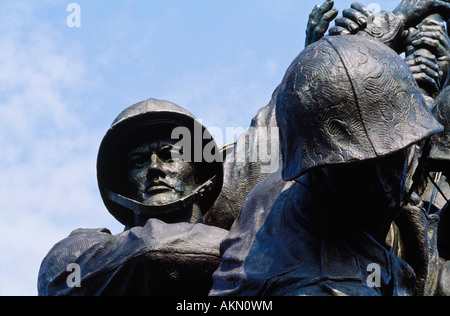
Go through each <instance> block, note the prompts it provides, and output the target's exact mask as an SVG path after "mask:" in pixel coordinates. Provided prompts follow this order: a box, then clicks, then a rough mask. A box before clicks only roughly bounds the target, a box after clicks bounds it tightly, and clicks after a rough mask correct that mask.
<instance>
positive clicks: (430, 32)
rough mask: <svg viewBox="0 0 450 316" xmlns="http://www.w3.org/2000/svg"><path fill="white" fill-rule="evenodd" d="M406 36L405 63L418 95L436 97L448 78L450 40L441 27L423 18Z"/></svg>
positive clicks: (442, 25) (439, 24)
mask: <svg viewBox="0 0 450 316" xmlns="http://www.w3.org/2000/svg"><path fill="white" fill-rule="evenodd" d="M409 33H410V36H409V39H408V43H409V45H408V47H407V51H406V58H405V61H406V63H407V64H408V66H409V67H410V69H411V71H412V73H413V75H414V78H415V79H416V81H417V83H418V84H419V86H420V88H421V90H422V92H423V93H424V94H425V95H427V96H430V97H432V98H436V96H437V95H438V94H439V92H440V91H442V90H443V89H445V87H446V86H447V83H448V78H449V60H450V39H449V37H448V35H447V32H446V30H445V25H444V24H443V23H441V22H438V21H435V20H433V19H425V20H424V21H423V22H421V23H420V24H419V25H418V27H417V29H413V28H411V29H410V32H409Z"/></svg>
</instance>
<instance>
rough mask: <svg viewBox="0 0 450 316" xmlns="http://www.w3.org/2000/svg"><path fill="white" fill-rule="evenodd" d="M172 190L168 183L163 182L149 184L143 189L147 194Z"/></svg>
mask: <svg viewBox="0 0 450 316" xmlns="http://www.w3.org/2000/svg"><path fill="white" fill-rule="evenodd" d="M172 190H173V188H172V187H170V186H169V185H167V184H163V183H158V184H154V185H150V186H149V187H148V188H147V189H146V190H145V193H147V194H157V193H163V192H167V191H172Z"/></svg>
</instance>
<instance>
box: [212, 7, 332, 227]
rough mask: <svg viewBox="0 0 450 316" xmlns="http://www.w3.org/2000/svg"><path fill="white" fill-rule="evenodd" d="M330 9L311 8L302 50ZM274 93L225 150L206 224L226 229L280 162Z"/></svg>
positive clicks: (324, 24)
mask: <svg viewBox="0 0 450 316" xmlns="http://www.w3.org/2000/svg"><path fill="white" fill-rule="evenodd" d="M333 6H334V1H333V0H326V1H325V2H324V3H323V4H322V5H321V6H319V5H316V6H315V7H314V8H313V10H312V11H311V13H310V15H309V20H308V25H307V27H306V41H305V47H307V46H309V45H310V44H312V43H314V42H315V41H318V40H319V39H321V38H322V37H323V36H324V35H325V33H326V32H327V30H328V26H329V24H330V22H331V21H333V19H334V18H335V17H336V16H337V14H338V11H337V10H336V9H334V8H333ZM278 92H279V87H276V88H275V90H274V92H273V93H272V98H271V100H270V101H269V103H268V104H267V105H266V106H264V107H263V108H261V109H260V110H259V111H258V113H257V114H256V116H255V117H254V118H253V119H252V121H251V123H250V126H249V129H248V130H247V131H246V132H245V133H243V134H242V135H240V136H239V138H238V139H237V141H236V142H235V143H233V144H230V145H229V146H228V147H227V148H226V152H227V155H226V158H225V161H224V183H223V188H222V192H221V193H220V195H219V197H218V198H217V200H216V202H215V204H214V205H213V206H212V208H211V209H210V211H209V212H208V213H207V214H206V215H205V223H206V224H209V225H216V226H218V227H221V228H224V229H230V227H231V226H232V224H233V222H234V221H235V219H236V217H237V216H238V214H239V213H240V211H241V209H242V206H243V204H244V201H245V199H246V198H247V196H248V194H249V193H250V191H251V190H252V189H253V188H254V187H255V186H256V185H257V184H258V183H259V182H260V181H261V180H263V179H264V178H265V177H266V176H267V175H268V174H269V173H272V172H275V171H276V170H277V169H278V167H279V164H280V163H281V152H280V149H279V139H278V125H277V121H276V113H275V109H276V99H277V97H278ZM267 157H269V158H270V161H268V159H267Z"/></svg>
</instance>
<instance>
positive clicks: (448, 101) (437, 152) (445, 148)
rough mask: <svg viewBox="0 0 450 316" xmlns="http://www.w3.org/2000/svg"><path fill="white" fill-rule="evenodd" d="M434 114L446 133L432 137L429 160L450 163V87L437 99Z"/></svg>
mask: <svg viewBox="0 0 450 316" xmlns="http://www.w3.org/2000/svg"><path fill="white" fill-rule="evenodd" d="M432 113H433V114H434V116H435V117H436V119H437V120H438V121H439V123H441V124H442V125H443V126H444V131H443V132H442V133H439V134H436V135H433V136H432V137H431V145H432V147H431V151H430V156H429V160H432V161H433V163H439V162H441V163H446V162H447V161H450V86H449V87H447V88H446V89H445V90H444V91H442V92H441V93H440V94H439V96H438V97H437V98H436V101H435V105H434V107H433V110H432Z"/></svg>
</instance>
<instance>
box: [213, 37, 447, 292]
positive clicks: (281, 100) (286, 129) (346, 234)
mask: <svg viewBox="0 0 450 316" xmlns="http://www.w3.org/2000/svg"><path fill="white" fill-rule="evenodd" d="M276 114H277V122H278V126H280V144H281V150H282V158H283V169H282V172H281V176H282V179H283V180H285V181H291V182H290V184H288V183H284V184H283V182H282V181H281V179H280V178H279V176H280V174H278V177H277V174H272V175H270V176H268V177H267V178H266V179H265V180H263V182H261V183H260V184H259V185H258V186H257V187H256V188H255V189H254V190H253V191H252V192H251V193H250V195H249V198H248V199H247V202H246V204H245V206H244V208H243V210H242V213H241V214H240V216H239V217H238V219H237V221H236V223H235V224H234V226H233V228H232V229H231V231H230V234H229V236H228V237H227V238H226V239H225V240H224V242H223V243H222V249H223V258H222V262H221V265H220V267H219V269H218V270H217V271H216V272H215V274H214V276H213V278H214V285H213V288H212V290H211V292H210V294H211V295H412V294H413V293H414V291H415V288H416V275H415V273H414V270H413V268H412V267H411V266H410V265H409V264H408V263H406V262H405V261H403V260H402V259H400V258H398V257H397V256H395V255H393V254H392V253H391V252H389V251H388V250H387V248H385V246H384V242H385V239H386V235H387V234H388V232H389V230H390V226H391V224H392V221H393V220H394V218H395V217H396V216H397V215H398V214H399V212H400V209H401V207H402V206H403V204H402V203H404V202H405V201H404V200H405V198H407V197H408V196H407V194H406V192H405V191H406V189H407V188H406V185H405V182H406V172H407V162H408V150H409V149H410V148H411V146H412V145H414V144H416V143H418V142H421V141H422V140H424V139H427V138H428V137H430V136H431V135H433V134H436V133H438V132H440V131H441V130H442V126H441V125H440V124H439V123H438V122H437V121H436V120H435V118H434V117H433V116H432V115H431V113H430V112H429V110H428V108H427V106H426V104H425V101H424V100H423V97H422V95H421V93H420V92H419V87H418V86H417V83H416V81H415V80H414V77H413V76H412V74H411V71H410V70H409V69H408V66H407V65H406V64H405V63H404V61H403V60H402V59H401V58H400V57H399V56H398V55H397V53H396V52H394V51H392V50H391V49H389V48H388V47H387V46H385V45H384V44H382V43H380V42H379V41H376V40H373V39H370V38H368V37H362V36H334V37H333V36H332V37H327V38H324V39H322V40H320V41H319V42H317V43H315V44H313V45H311V46H309V47H308V48H307V49H305V50H304V51H303V52H302V53H300V55H299V56H298V57H297V58H296V59H295V60H294V62H293V63H292V64H291V66H290V67H289V68H288V70H287V72H286V75H285V77H284V79H283V82H282V84H281V91H280V93H279V95H278V99H277V104H276ZM408 198H409V197H408ZM245 232H246V233H245ZM373 264H376V265H377V267H378V268H379V272H380V273H379V277H380V279H379V280H378V281H379V282H378V283H377V284H376V286H372V283H370V282H368V281H369V278H370V276H371V275H370V272H368V271H369V268H370V267H373ZM425 282H426V280H425Z"/></svg>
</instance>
